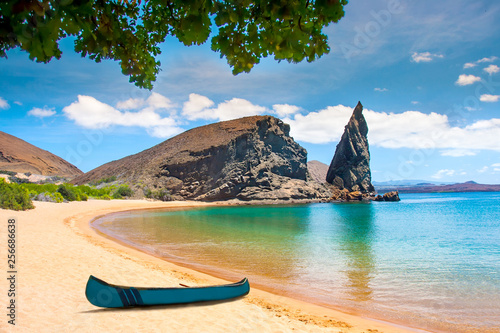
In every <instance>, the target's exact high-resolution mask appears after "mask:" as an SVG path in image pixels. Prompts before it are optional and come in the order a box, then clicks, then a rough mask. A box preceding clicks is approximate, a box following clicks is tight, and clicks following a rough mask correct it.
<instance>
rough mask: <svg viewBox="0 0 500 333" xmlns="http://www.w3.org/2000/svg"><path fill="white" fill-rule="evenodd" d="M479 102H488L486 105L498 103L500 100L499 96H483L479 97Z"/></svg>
mask: <svg viewBox="0 0 500 333" xmlns="http://www.w3.org/2000/svg"><path fill="white" fill-rule="evenodd" d="M479 100H480V101H481V102H488V103H493V102H498V101H499V100H500V95H489V94H484V95H481V96H480V97H479Z"/></svg>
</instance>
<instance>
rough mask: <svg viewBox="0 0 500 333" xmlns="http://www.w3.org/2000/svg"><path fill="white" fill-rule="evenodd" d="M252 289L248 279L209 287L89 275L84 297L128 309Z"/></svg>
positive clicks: (214, 298) (227, 295) (223, 296)
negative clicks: (123, 282) (129, 283)
mask: <svg viewBox="0 0 500 333" xmlns="http://www.w3.org/2000/svg"><path fill="white" fill-rule="evenodd" d="M249 292H250V285H249V283H248V280H247V278H244V279H243V280H241V281H240V282H236V283H231V284H225V285H219V286H207V287H186V288H134V287H124V286H116V285H113V284H109V283H107V282H105V281H103V280H100V279H98V278H96V277H94V276H92V275H91V276H90V277H89V280H88V281H87V288H86V289H85V296H86V297H87V299H88V300H89V302H90V303H92V304H93V305H95V306H100V307H103V308H127V307H135V306H150V305H166V304H183V303H194V302H205V301H220V300H226V299H231V298H236V297H240V296H244V295H246V294H248V293H249Z"/></svg>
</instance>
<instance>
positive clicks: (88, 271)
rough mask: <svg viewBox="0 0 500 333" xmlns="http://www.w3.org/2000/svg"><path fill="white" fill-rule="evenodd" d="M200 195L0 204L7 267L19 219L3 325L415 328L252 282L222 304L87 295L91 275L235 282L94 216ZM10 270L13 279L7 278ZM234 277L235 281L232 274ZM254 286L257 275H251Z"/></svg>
mask: <svg viewBox="0 0 500 333" xmlns="http://www.w3.org/2000/svg"><path fill="white" fill-rule="evenodd" d="M202 205H206V204H204V203H199V202H152V201H146V200H111V201H104V200H90V201H87V202H71V203H62V204H55V203H46V202H35V206H36V208H35V209H33V210H30V211H24V212H15V211H9V210H2V209H0V226H1V227H0V244H2V249H1V250H0V251H1V252H2V253H3V254H2V256H1V257H2V258H3V259H2V261H1V267H2V271H3V273H4V276H6V275H7V271H8V270H9V269H8V267H7V259H6V254H7V246H6V245H5V244H6V242H7V224H8V222H7V221H8V219H9V218H15V219H16V224H17V230H16V246H17V253H16V255H17V261H16V266H17V267H16V269H17V275H16V279H17V281H16V282H17V285H16V303H15V304H16V320H15V323H16V325H15V327H14V326H12V325H10V324H8V320H9V317H8V316H6V314H7V309H6V306H7V305H8V304H9V303H8V302H9V300H10V299H9V298H8V296H7V291H8V289H9V285H8V283H9V282H8V281H7V279H6V278H5V277H4V278H2V279H0V281H1V283H0V304H1V306H2V309H4V310H3V312H4V314H3V315H2V316H1V318H2V320H1V321H0V331H20V332H35V331H36V332H69V331H78V332H97V331H102V332H117V331H123V332H125V331H127V332H130V331H134V332H292V331H294V332H353V333H354V332H360V333H361V332H366V333H368V332H387V333H389V332H410V331H413V332H415V331H417V330H409V329H405V328H403V327H399V326H397V325H392V324H389V323H383V322H379V321H376V320H371V319H366V318H362V317H358V316H355V315H350V314H345V313H342V312H339V311H335V310H332V309H328V308H323V307H320V306H316V305H313V304H309V303H305V302H301V301H298V300H294V299H290V298H286V297H281V296H277V295H273V294H271V293H268V292H265V291H261V290H257V289H256V288H252V289H251V292H250V294H249V295H247V296H246V297H244V298H240V299H236V300H232V301H225V302H215V303H200V304H192V305H175V306H161V307H152V308H142V309H141V308H135V309H118V310H116V309H114V310H113V309H101V308H97V307H95V306H93V305H92V304H90V303H89V302H88V301H87V299H86V298H85V293H84V291H85V285H86V282H87V279H88V277H89V275H94V276H97V277H99V278H101V279H103V280H105V281H107V282H109V283H113V284H120V285H133V286H141V287H159V286H162V287H168V286H179V283H182V284H186V285H190V286H195V285H212V284H222V283H226V282H227V281H223V280H221V279H218V278H215V277H212V276H209V275H207V274H203V273H200V272H197V271H194V270H191V269H188V268H184V267H180V266H178V265H175V264H172V263H169V262H166V261H164V260H162V259H159V258H156V257H154V256H150V255H148V254H145V253H143V252H140V251H138V250H136V249H133V248H130V247H127V246H124V245H121V244H119V243H116V242H114V241H112V240H110V239H107V238H105V237H103V236H102V235H99V234H97V233H96V232H95V231H94V229H92V228H91V227H90V222H91V221H92V220H93V219H95V218H96V217H98V216H102V215H104V214H108V213H112V212H117V211H125V210H132V209H148V208H169V207H172V208H173V207H195V206H202ZM7 277H8V276H7ZM232 282H234V281H232ZM250 284H251V281H250Z"/></svg>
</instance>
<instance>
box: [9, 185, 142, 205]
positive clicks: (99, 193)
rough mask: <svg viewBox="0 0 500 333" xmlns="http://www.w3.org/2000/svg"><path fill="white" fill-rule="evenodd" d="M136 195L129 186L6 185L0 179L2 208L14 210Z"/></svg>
mask: <svg viewBox="0 0 500 333" xmlns="http://www.w3.org/2000/svg"><path fill="white" fill-rule="evenodd" d="M133 195H134V191H133V190H132V189H131V188H130V187H129V186H128V185H127V184H121V185H115V184H109V185H106V186H102V185H101V186H95V185H91V186H89V185H73V184H69V183H63V184H58V185H57V184H51V183H46V184H34V183H27V182H20V183H16V182H11V183H6V182H5V180H4V179H2V178H0V208H4V209H12V210H26V209H32V208H34V206H33V200H34V201H49V202H56V203H60V202H65V201H66V202H68V201H87V200H88V199H89V198H92V199H98V200H111V199H126V198H129V197H131V196H133Z"/></svg>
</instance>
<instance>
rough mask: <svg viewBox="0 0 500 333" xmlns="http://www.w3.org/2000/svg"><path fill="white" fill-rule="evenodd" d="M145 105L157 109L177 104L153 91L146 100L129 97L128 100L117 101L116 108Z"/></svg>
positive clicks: (127, 108) (138, 107)
mask: <svg viewBox="0 0 500 333" xmlns="http://www.w3.org/2000/svg"><path fill="white" fill-rule="evenodd" d="M143 106H147V107H148V108H149V109H150V110H152V111H155V110H160V109H163V110H169V109H173V108H174V107H175V104H174V103H172V101H171V100H170V99H169V98H167V97H165V96H163V95H160V94H158V93H155V92H153V93H151V95H150V96H149V97H148V98H147V99H146V100H144V99H143V98H129V99H127V100H126V101H120V102H118V103H116V108H117V109H120V110H137V109H140V108H141V107H143Z"/></svg>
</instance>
